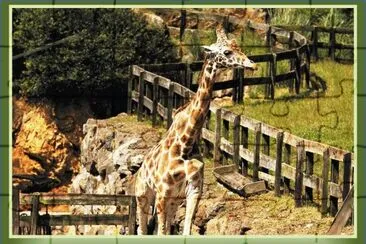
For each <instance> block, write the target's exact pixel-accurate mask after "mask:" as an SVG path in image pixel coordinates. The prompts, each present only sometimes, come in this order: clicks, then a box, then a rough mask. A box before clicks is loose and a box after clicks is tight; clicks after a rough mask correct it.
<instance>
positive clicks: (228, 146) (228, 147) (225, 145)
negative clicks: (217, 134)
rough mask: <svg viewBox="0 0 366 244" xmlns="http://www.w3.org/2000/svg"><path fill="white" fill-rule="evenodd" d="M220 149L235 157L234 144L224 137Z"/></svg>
mask: <svg viewBox="0 0 366 244" xmlns="http://www.w3.org/2000/svg"><path fill="white" fill-rule="evenodd" d="M220 149H221V150H222V151H224V152H226V153H227V154H230V155H233V154H234V146H233V144H232V143H231V142H230V141H229V140H227V139H225V138H223V137H221V142H220Z"/></svg>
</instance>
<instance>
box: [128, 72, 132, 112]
mask: <svg viewBox="0 0 366 244" xmlns="http://www.w3.org/2000/svg"><path fill="white" fill-rule="evenodd" d="M132 67H133V66H132V65H130V66H129V67H128V68H129V72H130V75H129V79H128V81H127V113H128V114H131V112H132V81H133V74H132Z"/></svg>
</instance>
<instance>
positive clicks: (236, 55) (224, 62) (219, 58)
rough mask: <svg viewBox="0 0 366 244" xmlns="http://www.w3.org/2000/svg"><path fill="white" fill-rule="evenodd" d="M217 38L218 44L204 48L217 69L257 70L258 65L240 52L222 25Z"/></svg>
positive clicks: (217, 32) (218, 29)
mask: <svg viewBox="0 0 366 244" xmlns="http://www.w3.org/2000/svg"><path fill="white" fill-rule="evenodd" d="M216 36H217V41H216V43H214V44H212V45H210V46H203V48H204V49H205V52H206V53H207V59H209V61H213V62H214V63H216V67H217V68H234V67H242V68H247V69H251V70H256V69H257V65H256V64H255V63H254V62H253V61H252V60H250V59H249V58H248V57H247V56H246V55H245V54H244V53H243V52H242V51H241V50H240V47H239V46H238V44H237V43H236V41H235V40H234V39H233V40H229V39H228V38H227V36H226V34H225V31H224V28H223V27H222V26H221V25H218V27H217V28H216Z"/></svg>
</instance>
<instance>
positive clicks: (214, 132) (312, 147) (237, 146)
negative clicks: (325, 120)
mask: <svg viewBox="0 0 366 244" xmlns="http://www.w3.org/2000/svg"><path fill="white" fill-rule="evenodd" d="M190 66H191V67H194V68H197V69H198V68H199V67H201V66H202V63H193V64H172V65H171V66H170V64H164V65H145V66H144V67H140V66H136V65H133V66H131V79H130V82H129V93H130V94H131V96H130V99H129V108H130V110H129V113H131V112H135V113H137V117H138V119H139V120H144V119H151V120H152V121H153V125H154V126H155V125H157V124H159V123H160V124H161V123H163V122H166V126H167V127H169V126H170V124H171V123H172V120H173V119H172V114H173V113H174V111H175V110H176V109H177V108H178V107H180V106H182V105H183V104H184V103H186V102H188V101H189V100H190V98H191V97H192V96H193V95H194V92H193V91H191V90H190V89H189V88H187V87H185V86H183V85H181V84H179V83H176V82H173V81H172V80H170V79H168V78H164V77H163V76H161V75H157V74H154V73H153V72H160V71H161V67H164V70H169V71H171V69H170V68H172V69H173V68H177V69H180V70H181V71H187V70H188V69H187V67H190ZM215 85H216V84H215ZM193 87H194V86H193ZM212 121H214V128H211V126H212V123H211V125H210V122H212ZM250 137H252V138H254V139H253V140H252V141H251V142H250V140H249V138H250ZM201 144H202V147H203V152H204V154H210V151H211V156H212V157H213V160H214V162H215V165H216V166H217V165H225V164H229V163H230V160H231V163H233V164H235V165H237V167H238V171H239V172H240V173H242V174H243V175H245V176H251V177H252V178H253V179H254V180H259V179H263V180H265V181H266V182H267V183H268V184H269V185H274V188H275V192H276V195H280V194H288V193H289V192H293V193H294V198H295V201H296V206H302V205H303V204H305V203H307V202H315V203H318V204H319V205H320V211H321V212H322V213H323V214H324V215H326V214H328V213H329V214H330V215H331V216H335V215H336V213H337V211H338V209H339V208H340V206H341V205H342V203H343V200H344V199H345V197H346V196H347V194H348V192H349V189H350V187H351V185H353V179H354V178H353V177H354V175H353V172H354V167H355V165H354V162H353V154H352V153H351V152H348V151H345V150H342V149H339V148H336V147H332V146H329V145H326V144H322V143H319V142H315V141H311V140H307V139H304V138H301V137H298V136H296V135H292V134H291V133H289V132H286V131H283V130H281V129H278V128H276V127H273V126H271V125H268V124H265V123H263V122H261V121H258V120H255V119H252V118H249V117H246V116H244V115H239V114H236V113H234V112H232V111H230V110H228V109H224V108H220V107H219V106H217V105H216V104H215V103H211V105H210V108H209V113H208V116H207V121H206V123H205V127H204V128H203V129H202V134H201ZM272 150H274V152H275V153H272V154H271V153H270V152H271V151H272ZM273 155H274V156H273ZM206 156H207V155H206ZM315 167H317V168H318V169H320V171H321V174H319V173H318V174H316V173H315V172H314V168H315Z"/></svg>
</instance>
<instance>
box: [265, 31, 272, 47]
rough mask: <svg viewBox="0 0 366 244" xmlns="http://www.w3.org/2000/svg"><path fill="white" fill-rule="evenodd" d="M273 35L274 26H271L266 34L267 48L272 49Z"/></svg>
mask: <svg viewBox="0 0 366 244" xmlns="http://www.w3.org/2000/svg"><path fill="white" fill-rule="evenodd" d="M271 34H272V26H269V27H268V30H267V34H266V39H267V40H266V41H267V47H272V39H271V38H272V37H271Z"/></svg>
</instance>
